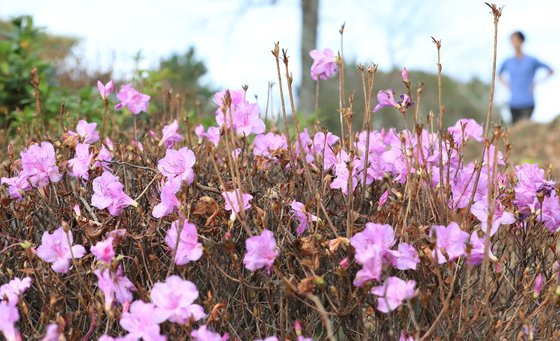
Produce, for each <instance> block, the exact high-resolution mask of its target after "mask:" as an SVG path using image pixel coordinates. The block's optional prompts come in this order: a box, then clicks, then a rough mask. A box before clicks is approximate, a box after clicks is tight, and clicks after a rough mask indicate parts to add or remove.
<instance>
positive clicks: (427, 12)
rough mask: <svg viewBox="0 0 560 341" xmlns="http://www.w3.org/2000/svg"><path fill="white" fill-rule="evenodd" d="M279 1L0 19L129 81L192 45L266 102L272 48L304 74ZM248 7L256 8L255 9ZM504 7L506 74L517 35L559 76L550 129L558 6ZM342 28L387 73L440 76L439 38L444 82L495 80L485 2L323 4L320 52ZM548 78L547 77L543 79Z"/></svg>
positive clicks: (544, 116) (57, 6) (138, 1)
mask: <svg viewBox="0 0 560 341" xmlns="http://www.w3.org/2000/svg"><path fill="white" fill-rule="evenodd" d="M271 2H272V1H270V0H268V1H267V0H252V1H251V0H207V1H202V0H198V1H194V0H183V1H181V0H158V1H149V0H116V1H115V0H113V1H108V0H96V1H87V0H82V1H76V0H2V1H0V18H2V19H7V18H9V17H12V16H16V15H21V14H31V15H33V17H34V19H35V22H36V24H37V25H40V26H44V27H45V28H46V29H47V31H48V32H50V33H54V34H64V35H73V36H77V37H79V38H81V39H82V44H81V46H80V47H79V50H78V51H79V52H80V53H82V54H83V55H84V56H85V58H86V60H87V62H88V64H89V65H92V67H93V68H108V67H109V65H114V69H115V70H116V71H117V73H118V75H119V76H120V77H124V78H127V77H130V70H131V69H132V67H133V62H132V56H133V55H134V54H136V52H138V51H139V50H142V53H143V55H144V56H145V60H144V62H143V64H142V66H144V67H149V66H154V65H156V64H157V62H158V61H159V59H160V58H162V57H165V56H168V55H169V54H170V53H172V52H183V51H185V50H186V49H187V48H188V47H189V46H194V47H195V48H196V51H197V55H198V57H199V58H201V59H203V60H204V62H205V63H206V65H207V67H208V69H209V74H208V76H207V78H206V81H207V82H209V83H211V84H213V85H215V86H217V87H221V88H232V89H234V88H240V87H241V85H242V84H248V85H249V92H251V93H253V94H257V95H258V96H259V101H260V102H264V100H265V99H266V91H267V83H268V81H273V82H275V81H276V74H275V64H274V59H273V57H272V55H271V54H270V50H271V49H272V47H273V45H274V42H276V41H280V43H281V46H282V47H285V48H287V49H288V52H289V54H290V55H291V57H292V63H293V66H294V68H293V70H292V71H293V73H294V76H295V75H297V74H299V72H300V69H299V65H297V64H298V63H297V62H298V60H299V40H300V12H299V0H276V3H275V4H274V5H270V3H271ZM250 3H254V5H251V6H247V4H250ZM255 3H256V4H255ZM537 3H538V6H537V5H536V4H537ZM497 4H498V5H505V7H504V11H503V16H502V19H501V21H500V28H499V40H500V43H499V44H500V45H499V49H498V66H499V63H500V62H501V61H503V60H504V59H505V58H506V57H508V56H509V55H511V54H512V53H513V51H512V48H511V46H510V43H509V35H510V34H511V32H513V31H515V30H518V29H519V30H522V31H523V32H524V33H525V34H526V37H527V40H526V44H525V51H526V53H527V54H530V55H533V56H535V57H537V58H539V59H541V60H542V61H544V62H546V63H548V64H549V65H550V66H551V67H552V68H553V69H554V70H555V71H556V72H557V74H556V75H554V76H553V77H552V78H551V79H549V80H547V81H546V82H544V83H542V84H540V85H538V86H537V90H536V102H537V106H536V109H535V113H534V116H533V118H534V119H535V120H536V121H540V122H547V121H550V120H552V119H554V117H555V115H556V114H557V113H559V112H560V110H559V109H558V105H557V102H556V98H558V97H560V96H559V95H560V94H559V91H560V44H559V43H558V37H559V36H560V25H559V24H558V13H560V2H559V1H555V0H541V1H538V2H537V1H531V2H529V1H524V0H509V1H507V0H506V1H503V2H501V3H497ZM343 22H346V30H345V35H344V53H345V57H346V58H349V59H354V60H356V61H358V62H363V63H368V62H371V61H373V62H375V63H377V64H379V68H380V69H383V70H389V69H391V67H392V66H396V67H398V68H401V67H403V66H406V67H407V68H409V69H422V70H426V71H433V72H435V71H436V66H435V63H436V55H435V48H434V45H433V43H432V42H431V38H430V37H431V36H434V37H436V38H438V39H441V40H442V45H443V47H442V64H443V72H444V74H448V75H450V76H453V77H456V78H460V79H464V80H467V79H470V78H471V77H474V76H476V77H479V78H482V79H484V80H486V81H489V80H490V77H491V67H492V63H491V61H492V34H493V25H492V18H491V14H490V13H489V9H488V8H487V7H486V5H484V2H483V1H475V0H457V1H437V0H409V1H368V0H353V1H339V0H321V8H320V27H319V43H318V47H319V48H325V47H330V48H332V49H333V50H338V49H339V46H340V40H339V34H338V29H339V28H340V25H341V24H342V23H343ZM304 72H305V73H306V74H308V73H309V71H308V70H304ZM539 76H540V77H539ZM542 76H543V73H540V74H539V75H538V77H537V78H542ZM295 78H296V79H298V77H295ZM360 86H361V85H356V87H357V88H359V87H360ZM444 96H445V90H444ZM507 99H508V93H507V91H506V89H504V88H503V87H501V86H500V85H497V94H496V101H497V102H498V103H505V102H506V101H507ZM506 114H507V115H509V112H508V113H506Z"/></svg>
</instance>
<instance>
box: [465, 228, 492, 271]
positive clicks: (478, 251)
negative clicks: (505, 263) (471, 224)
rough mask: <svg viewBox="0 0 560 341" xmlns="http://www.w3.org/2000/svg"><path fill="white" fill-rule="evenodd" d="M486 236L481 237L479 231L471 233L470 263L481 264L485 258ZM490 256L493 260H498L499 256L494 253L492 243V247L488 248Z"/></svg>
mask: <svg viewBox="0 0 560 341" xmlns="http://www.w3.org/2000/svg"><path fill="white" fill-rule="evenodd" d="M485 238H486V237H484V236H483V237H482V238H479V237H478V233H477V232H476V231H473V232H472V233H471V239H470V244H471V247H472V248H471V254H470V257H469V264H470V265H480V264H482V261H483V260H484V242H485ZM488 258H489V259H490V260H493V261H497V260H498V258H496V256H494V254H493V253H492V245H491V244H490V249H489V250H488Z"/></svg>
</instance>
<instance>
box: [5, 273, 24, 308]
mask: <svg viewBox="0 0 560 341" xmlns="http://www.w3.org/2000/svg"><path fill="white" fill-rule="evenodd" d="M30 286H31V277H24V278H23V279H19V278H14V279H12V280H11V281H9V282H8V283H6V284H3V285H2V286H0V300H3V299H6V300H8V302H11V303H14V304H16V303H17V301H18V300H19V296H20V295H21V294H23V293H24V292H25V291H26V290H27V289H29V287H30Z"/></svg>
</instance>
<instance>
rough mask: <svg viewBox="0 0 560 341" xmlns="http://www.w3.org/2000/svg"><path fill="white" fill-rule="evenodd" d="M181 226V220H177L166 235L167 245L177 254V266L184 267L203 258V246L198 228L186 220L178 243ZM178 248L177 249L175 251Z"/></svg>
mask: <svg viewBox="0 0 560 341" xmlns="http://www.w3.org/2000/svg"><path fill="white" fill-rule="evenodd" d="M179 224H180V223H179V220H175V221H174V222H173V223H172V224H171V227H170V228H169V230H167V234H166V235H165V243H167V246H169V248H171V250H173V251H174V252H175V260H174V261H175V264H177V265H184V264H187V263H188V262H192V261H196V260H199V259H200V257H201V256H202V244H200V243H199V242H198V234H197V231H196V226H195V225H194V224H192V223H189V222H188V221H187V220H186V219H185V221H184V223H183V229H182V230H181V234H180V237H179V241H178V242H177V235H178V234H179V232H178V231H177V229H178V227H179ZM176 247H177V249H176V250H175V248H176Z"/></svg>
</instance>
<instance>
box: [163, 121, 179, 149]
mask: <svg viewBox="0 0 560 341" xmlns="http://www.w3.org/2000/svg"><path fill="white" fill-rule="evenodd" d="M178 131H179V123H177V120H173V123H171V124H169V125H166V126H165V127H163V129H162V131H161V133H162V135H163V136H162V137H161V141H159V145H160V146H161V145H164V146H165V147H167V148H172V147H173V145H174V144H175V142H181V141H183V136H181V134H179V133H178Z"/></svg>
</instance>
